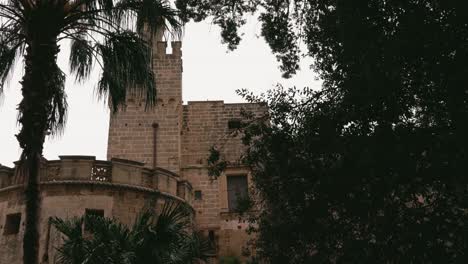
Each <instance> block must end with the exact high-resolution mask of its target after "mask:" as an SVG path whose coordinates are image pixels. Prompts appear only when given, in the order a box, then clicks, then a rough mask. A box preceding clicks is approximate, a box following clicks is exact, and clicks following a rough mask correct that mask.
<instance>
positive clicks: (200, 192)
mask: <svg viewBox="0 0 468 264" xmlns="http://www.w3.org/2000/svg"><path fill="white" fill-rule="evenodd" d="M201 199H202V191H200V190H197V191H195V200H201Z"/></svg>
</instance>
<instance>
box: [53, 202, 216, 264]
mask: <svg viewBox="0 0 468 264" xmlns="http://www.w3.org/2000/svg"><path fill="white" fill-rule="evenodd" d="M50 221H51V224H52V225H53V226H54V227H55V228H56V229H57V230H58V231H59V232H60V233H62V234H63V235H64V236H65V240H64V242H63V244H62V245H61V246H60V247H59V248H58V250H57V263H58V264H81V263H88V264H102V263H113V264H150V263H151V264H159V263H164V264H187V263H200V261H205V260H206V259H207V257H208V254H209V253H210V246H209V243H208V242H207V241H206V240H204V239H202V238H201V237H200V236H199V235H198V234H197V233H194V232H192V231H191V230H192V227H191V211H190V209H189V208H188V207H187V206H185V205H184V204H182V203H180V202H170V201H167V202H166V203H165V204H164V206H163V208H162V211H161V212H160V214H159V215H157V214H156V213H154V212H153V211H151V210H146V211H143V213H141V214H140V215H139V217H137V219H136V221H135V224H134V225H133V226H132V227H131V228H129V227H127V226H126V225H124V224H122V223H120V222H119V221H118V220H116V219H111V218H104V217H98V216H85V217H81V218H74V219H68V220H63V219H60V218H52V219H51V220H50ZM84 227H85V228H84ZM84 229H85V230H87V231H85V230H84Z"/></svg>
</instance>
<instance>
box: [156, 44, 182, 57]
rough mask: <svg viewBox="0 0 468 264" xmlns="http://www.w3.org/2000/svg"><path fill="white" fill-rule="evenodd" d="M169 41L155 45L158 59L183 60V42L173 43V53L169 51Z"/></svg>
mask: <svg viewBox="0 0 468 264" xmlns="http://www.w3.org/2000/svg"><path fill="white" fill-rule="evenodd" d="M167 45H168V42H167V41H158V42H156V44H155V46H156V47H155V49H154V52H155V55H156V56H157V58H159V59H162V58H167V59H181V58H182V42H181V41H171V48H172V50H171V51H168V50H167Z"/></svg>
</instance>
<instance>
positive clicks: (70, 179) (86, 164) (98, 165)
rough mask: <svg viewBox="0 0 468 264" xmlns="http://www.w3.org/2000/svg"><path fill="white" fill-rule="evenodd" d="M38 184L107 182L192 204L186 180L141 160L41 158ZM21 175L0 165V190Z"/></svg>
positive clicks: (12, 186) (16, 184)
mask: <svg viewBox="0 0 468 264" xmlns="http://www.w3.org/2000/svg"><path fill="white" fill-rule="evenodd" d="M40 179H41V185H54V184H58V185H60V184H80V185H107V186H116V187H124V188H130V189H138V190H142V191H149V192H159V193H161V194H163V195H168V196H171V197H174V198H178V199H180V200H183V201H185V202H187V203H189V204H192V186H191V185H190V183H188V182H187V181H184V180H182V179H180V177H179V176H178V175H177V174H175V173H173V172H170V171H168V170H165V169H162V168H156V169H149V168H146V167H144V164H143V163H140V162H136V161H130V160H123V159H112V160H111V161H102V160H96V158H95V157H94V156H60V160H50V161H48V160H45V159H44V160H43V162H42V165H41V170H40ZM23 184H24V177H23V176H22V175H21V173H19V169H18V163H16V166H15V168H8V167H5V166H1V165H0V193H1V192H3V191H7V190H10V189H15V188H19V187H21V186H22V185H23Z"/></svg>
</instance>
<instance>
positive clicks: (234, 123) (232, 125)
mask: <svg viewBox="0 0 468 264" xmlns="http://www.w3.org/2000/svg"><path fill="white" fill-rule="evenodd" d="M241 126H242V124H241V121H240V120H239V119H231V120H229V121H228V128H229V129H239V128H241Z"/></svg>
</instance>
